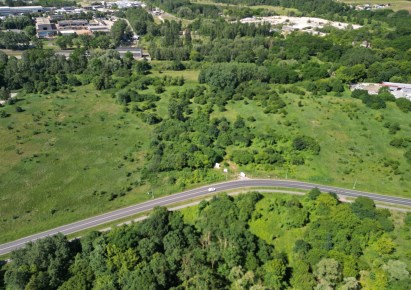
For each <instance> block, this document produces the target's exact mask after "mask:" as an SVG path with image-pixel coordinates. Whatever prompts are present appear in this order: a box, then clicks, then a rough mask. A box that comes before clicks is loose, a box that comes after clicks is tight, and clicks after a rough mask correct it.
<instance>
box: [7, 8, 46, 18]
mask: <svg viewBox="0 0 411 290" xmlns="http://www.w3.org/2000/svg"><path fill="white" fill-rule="evenodd" d="M42 12H44V8H43V7H42V6H16V7H9V6H0V16H9V15H21V14H29V13H42Z"/></svg>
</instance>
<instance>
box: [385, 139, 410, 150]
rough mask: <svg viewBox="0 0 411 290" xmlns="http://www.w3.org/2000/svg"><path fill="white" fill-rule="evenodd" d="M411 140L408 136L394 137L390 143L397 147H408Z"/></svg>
mask: <svg viewBox="0 0 411 290" xmlns="http://www.w3.org/2000/svg"><path fill="white" fill-rule="evenodd" d="M410 142H411V140H409V139H407V138H394V139H392V140H391V142H390V145H391V146H393V147H397V148H407V147H408V145H409V144H410Z"/></svg>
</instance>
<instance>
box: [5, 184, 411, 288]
mask: <svg viewBox="0 0 411 290" xmlns="http://www.w3.org/2000/svg"><path fill="white" fill-rule="evenodd" d="M189 213H190V214H189ZM410 227H411V215H410V214H407V215H406V216H405V218H404V221H398V220H397V222H396V228H395V227H394V224H393V219H392V217H391V214H390V212H389V211H388V210H385V209H376V207H375V205H374V203H373V201H372V200H370V199H367V198H358V199H357V200H355V201H354V202H353V203H351V204H350V203H340V202H339V201H338V200H337V199H336V196H335V195H334V194H329V193H321V192H319V191H318V190H317V189H314V190H312V191H311V192H309V193H308V194H307V195H306V196H305V197H304V198H300V197H296V196H286V195H279V196H278V195H277V196H270V195H268V196H266V197H264V196H262V195H261V194H259V193H256V192H254V193H248V194H243V195H240V196H238V197H235V198H233V197H230V196H227V195H221V196H218V197H214V198H212V199H211V200H209V201H203V202H201V203H200V204H199V206H198V207H195V208H192V209H191V208H190V209H189V210H188V211H185V215H184V217H183V216H182V214H181V213H180V212H169V211H167V210H166V209H165V208H157V209H156V210H154V212H153V213H151V214H150V216H149V218H148V219H146V220H144V221H142V222H139V223H135V224H132V225H129V226H122V227H120V228H115V229H113V230H111V231H110V232H106V233H99V232H92V233H90V234H88V235H87V236H85V237H83V238H81V240H77V239H76V240H73V241H68V240H67V238H65V237H64V236H62V235H57V236H54V237H49V238H46V239H43V240H40V241H38V242H36V243H33V244H29V245H28V246H27V247H26V248H24V249H21V250H17V251H15V252H13V254H12V256H11V259H12V261H13V262H12V263H10V264H9V265H7V266H6V268H5V270H6V271H5V276H4V280H5V283H6V285H7V289H16V290H17V289H79V290H80V289H313V288H315V289H360V288H362V289H381V290H383V289H406V288H407V286H408V285H409V284H410V283H411V280H410V274H409V271H408V270H407V268H408V267H409V263H410V260H409V257H408V255H409V253H410V252H409V251H410V248H409V239H410V235H409V231H410ZM394 233H395V234H394ZM284 239H288V240H287V242H288V243H290V244H289V245H287V246H284V245H283V246H278V243H277V241H278V242H279V243H281V242H284V241H285V240H284ZM402 239H404V240H402ZM398 241H401V243H398ZM407 241H408V242H407ZM404 251H408V252H407V257H405V256H404V255H403V253H404ZM408 269H409V268H408Z"/></svg>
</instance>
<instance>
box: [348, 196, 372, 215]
mask: <svg viewBox="0 0 411 290" xmlns="http://www.w3.org/2000/svg"><path fill="white" fill-rule="evenodd" d="M351 208H352V211H353V212H354V213H355V214H356V215H357V216H358V217H359V218H360V219H364V218H371V219H374V218H376V216H377V209H376V208H375V204H374V201H373V200H372V199H369V198H367V197H358V198H357V199H356V200H355V201H354V202H353V203H352V204H351Z"/></svg>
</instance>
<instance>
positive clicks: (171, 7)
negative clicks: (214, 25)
mask: <svg viewBox="0 0 411 290" xmlns="http://www.w3.org/2000/svg"><path fill="white" fill-rule="evenodd" d="M147 3H148V4H149V5H151V6H155V7H160V8H161V9H163V10H164V11H167V12H169V13H172V14H175V15H176V16H178V17H181V18H186V19H194V18H196V17H198V16H202V17H207V18H217V17H218V16H219V14H220V9H219V8H218V7H217V6H216V5H212V4H198V3H192V2H190V1H189V0H175V1H167V0H149V1H147Z"/></svg>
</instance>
